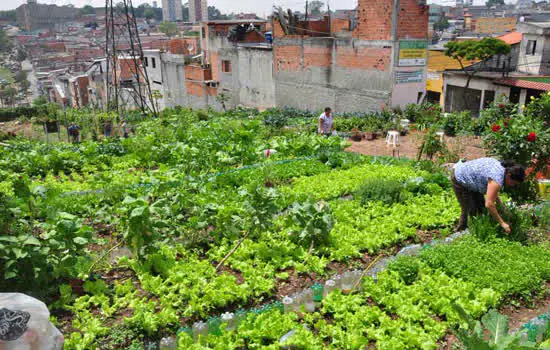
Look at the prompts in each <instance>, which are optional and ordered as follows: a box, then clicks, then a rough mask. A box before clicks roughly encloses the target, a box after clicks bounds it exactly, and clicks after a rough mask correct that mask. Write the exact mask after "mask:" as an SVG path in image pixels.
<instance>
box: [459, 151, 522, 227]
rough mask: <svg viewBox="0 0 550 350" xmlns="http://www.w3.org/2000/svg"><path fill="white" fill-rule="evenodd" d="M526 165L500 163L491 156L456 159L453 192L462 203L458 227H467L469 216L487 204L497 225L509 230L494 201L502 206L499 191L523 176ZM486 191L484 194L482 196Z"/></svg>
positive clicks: (474, 214) (512, 184)
mask: <svg viewBox="0 0 550 350" xmlns="http://www.w3.org/2000/svg"><path fill="white" fill-rule="evenodd" d="M525 176H526V175H525V169H524V168H523V167H521V166H519V165H516V164H514V163H501V162H500V161H498V160H496V159H493V158H480V159H476V160H472V161H469V162H459V163H457V164H456V165H455V166H454V169H453V171H452V176H451V182H452V184H453V188H454V192H455V194H456V197H457V199H458V202H459V203H460V206H461V207H462V214H461V215H460V222H459V226H458V230H459V231H463V230H465V229H466V228H467V227H468V216H476V215H479V214H481V213H482V211H483V208H484V207H485V208H487V210H488V211H489V213H490V214H491V216H492V217H493V218H494V219H495V220H496V221H497V222H498V223H499V225H500V226H501V227H502V228H503V229H504V231H506V233H510V232H511V229H510V225H509V224H508V223H506V222H505V221H504V220H503V219H502V217H501V216H500V214H499V212H498V210H497V207H496V204H497V203H498V204H499V205H501V206H502V201H501V200H500V197H499V195H498V194H499V192H500V191H501V190H502V189H503V188H504V186H506V187H511V186H515V185H517V184H520V183H522V182H523V181H524V180H525ZM484 195H485V197H484Z"/></svg>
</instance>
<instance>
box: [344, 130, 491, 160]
mask: <svg viewBox="0 0 550 350" xmlns="http://www.w3.org/2000/svg"><path fill="white" fill-rule="evenodd" d="M421 137H422V134H420V133H412V134H410V135H407V136H402V137H401V145H400V146H399V147H398V148H397V150H398V151H399V156H400V157H402V158H410V159H415V158H416V156H417V154H418V147H419V146H420V144H421V142H422V141H421ZM445 141H446V143H447V147H448V148H449V150H451V151H452V152H456V153H458V155H459V157H460V158H466V159H468V160H472V159H477V158H482V157H485V156H486V155H487V152H486V150H485V149H484V148H483V140H482V139H481V138H479V137H474V136H458V137H445ZM350 142H352V145H351V147H350V148H348V149H347V150H348V151H349V152H356V153H360V154H364V155H369V156H392V155H393V153H394V150H393V147H390V146H386V140H385V139H383V138H382V139H376V140H374V141H366V140H363V141H361V142H355V141H351V140H350Z"/></svg>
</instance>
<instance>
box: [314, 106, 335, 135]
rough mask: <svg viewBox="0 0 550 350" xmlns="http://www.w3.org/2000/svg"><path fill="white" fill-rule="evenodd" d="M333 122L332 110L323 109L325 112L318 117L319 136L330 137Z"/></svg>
mask: <svg viewBox="0 0 550 350" xmlns="http://www.w3.org/2000/svg"><path fill="white" fill-rule="evenodd" d="M333 125H334V120H333V119H332V109H331V108H330V107H327V108H325V112H324V113H323V114H321V116H320V117H319V127H318V129H317V132H318V133H319V135H324V136H330V135H331V133H332V130H333Z"/></svg>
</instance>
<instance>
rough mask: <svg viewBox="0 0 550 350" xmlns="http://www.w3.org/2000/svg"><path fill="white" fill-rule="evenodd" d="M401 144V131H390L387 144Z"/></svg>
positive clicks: (395, 145)
mask: <svg viewBox="0 0 550 350" xmlns="http://www.w3.org/2000/svg"><path fill="white" fill-rule="evenodd" d="M399 144H400V140H399V131H388V134H387V135H386V146H390V145H392V146H393V147H397V146H399Z"/></svg>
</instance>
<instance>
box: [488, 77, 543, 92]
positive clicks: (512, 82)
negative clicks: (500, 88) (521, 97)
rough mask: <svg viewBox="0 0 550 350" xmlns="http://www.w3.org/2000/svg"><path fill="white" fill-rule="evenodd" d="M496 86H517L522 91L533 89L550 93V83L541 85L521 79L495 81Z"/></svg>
mask: <svg viewBox="0 0 550 350" xmlns="http://www.w3.org/2000/svg"><path fill="white" fill-rule="evenodd" d="M495 84H498V85H506V86H515V87H519V88H522V89H532V90H540V91H550V84H549V83H541V82H537V81H528V80H521V79H501V80H497V81H495Z"/></svg>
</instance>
